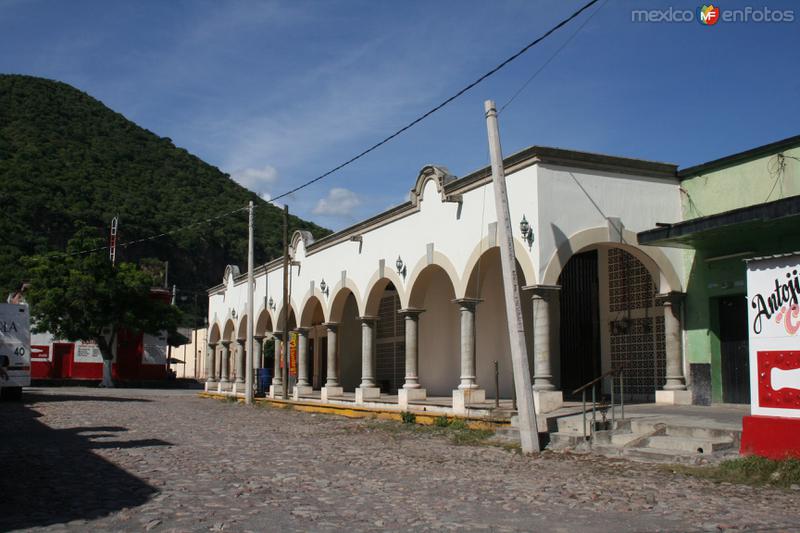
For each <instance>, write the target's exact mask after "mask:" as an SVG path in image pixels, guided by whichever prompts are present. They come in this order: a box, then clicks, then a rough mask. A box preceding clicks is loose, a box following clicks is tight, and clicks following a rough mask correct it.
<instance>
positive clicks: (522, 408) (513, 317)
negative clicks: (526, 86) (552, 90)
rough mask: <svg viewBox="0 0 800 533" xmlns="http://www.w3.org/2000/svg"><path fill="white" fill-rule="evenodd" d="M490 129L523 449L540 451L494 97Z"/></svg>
mask: <svg viewBox="0 0 800 533" xmlns="http://www.w3.org/2000/svg"><path fill="white" fill-rule="evenodd" d="M484 109H485V111H486V129H487V130H488V133H489V152H490V154H491V159H492V183H493V184H494V202H495V210H496V211H497V233H498V241H499V244H500V263H501V266H502V269H503V270H502V271H503V294H504V296H505V303H506V316H507V317H508V337H509V341H510V345H511V366H512V368H513V369H514V389H515V390H516V392H517V402H518V406H517V415H518V419H519V438H520V444H521V445H522V452H523V453H532V452H538V451H539V430H538V428H537V425H536V410H535V409H534V405H533V388H532V386H531V374H530V367H529V365H528V351H527V349H526V348H525V322H524V321H523V319H522V307H521V305H520V301H519V282H518V280H517V265H516V256H515V255H514V234H513V233H512V232H511V231H512V230H511V214H510V212H509V209H508V191H507V190H506V178H505V171H504V169H503V151H502V149H501V148H500V131H499V130H498V128H497V109H495V106H494V102H493V101H492V100H486V102H484Z"/></svg>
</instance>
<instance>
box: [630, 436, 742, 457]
mask: <svg viewBox="0 0 800 533" xmlns="http://www.w3.org/2000/svg"><path fill="white" fill-rule="evenodd" d="M732 446H733V440H732V439H719V438H718V439H703V438H691V437H675V436H669V435H663V436H654V437H649V438H647V439H646V443H645V446H644V447H647V448H653V449H659V450H674V451H677V452H680V453H695V454H699V455H703V454H709V453H714V452H716V451H719V450H725V449H728V448H731V447H732Z"/></svg>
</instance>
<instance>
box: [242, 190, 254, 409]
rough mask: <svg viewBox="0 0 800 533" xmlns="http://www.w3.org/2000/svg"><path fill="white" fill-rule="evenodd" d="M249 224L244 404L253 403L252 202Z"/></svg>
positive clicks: (249, 208)
mask: <svg viewBox="0 0 800 533" xmlns="http://www.w3.org/2000/svg"><path fill="white" fill-rule="evenodd" d="M248 214H249V224H248V235H247V346H245V351H246V352H245V353H246V356H245V364H244V403H245V404H247V405H250V404H251V403H253V323H254V322H255V321H254V320H253V297H254V296H255V295H254V294H253V293H254V292H255V288H256V286H255V282H254V279H253V248H254V246H253V201H252V200H250V204H249V205H248Z"/></svg>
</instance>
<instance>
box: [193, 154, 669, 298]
mask: <svg viewBox="0 0 800 533" xmlns="http://www.w3.org/2000/svg"><path fill="white" fill-rule="evenodd" d="M537 164H546V165H554V166H562V167H570V168H580V169H585V170H597V171H601V172H613V173H619V174H626V175H632V176H642V177H647V178H658V179H663V180H665V181H676V173H677V165H673V164H671V163H661V162H656V161H646V160H643V159H632V158H627V157H616V156H610V155H605V154H595V153H591V152H579V151H576V150H564V149H562V148H551V147H547V146H531V147H529V148H525V149H524V150H520V151H519V152H516V153H513V154H511V155H509V156H508V157H506V158H504V159H503V168H504V170H505V173H506V175H510V174H513V173H515V172H519V171H520V170H523V169H525V168H528V167H531V166H534V165H537ZM434 168H438V167H434V166H433V165H426V166H424V167H423V170H422V172H423V173H424V172H425V171H426V169H434ZM491 179H492V170H491V167H490V166H486V167H483V168H480V169H478V170H475V171H473V172H471V173H470V174H467V175H466V176H464V177H462V178H456V179H454V180H447V181H446V182H445V180H443V181H442V182H441V183H442V185H443V191H444V193H445V195H450V194H456V193H464V192H468V191H470V190H472V189H475V188H477V187H480V186H482V185H484V184H485V183H488V182H489V181H491ZM418 183H419V178H418ZM440 192H442V191H440ZM412 195H413V193H412ZM419 209H420V205H419V202H414V201H408V202H404V203H403V204H401V205H398V206H396V207H393V208H391V209H389V210H387V211H384V212H383V213H379V214H377V215H375V216H373V217H370V218H367V219H365V220H363V221H361V222H358V223H357V224H354V225H352V226H350V227H347V228H345V229H343V230H340V231H337V232H335V233H331V234H330V235H327V236H325V237H323V238H321V239H319V240H317V241H315V242H312V243H309V244H308V245H307V247H306V257H308V256H310V255H313V254H315V253H318V252H321V251H322V250H325V249H326V248H330V247H331V246H336V245H337V244H340V243H342V242H346V241H349V240H350V237H352V236H356V235H361V234H364V233H368V232H371V231H375V230H377V229H379V228H381V227H382V226H385V225H387V224H390V223H393V222H395V221H397V220H400V219H402V218H405V217H407V216H410V215H413V214H414V213H417V212H418V211H419ZM282 266H283V261H282V260H281V258H280V257H279V258H277V259H273V260H271V261H269V262H267V263H265V264H263V265H260V266H259V267H257V268H256V269H255V270H254V271H253V274H254V275H258V274H262V273H269V272H272V271H274V270H278V269H280V268H281V267H282ZM246 280H247V274H246V273H244V274H241V275H240V276H238V277H236V278H235V279H234V284H235V285H239V284H240V283H244V282H245V281H246ZM215 289H216V290H219V289H224V286H217V287H214V288H212V289H209V294H211V293H212V292H214V291H215Z"/></svg>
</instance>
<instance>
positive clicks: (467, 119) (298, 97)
mask: <svg viewBox="0 0 800 533" xmlns="http://www.w3.org/2000/svg"><path fill="white" fill-rule="evenodd" d="M582 3H583V2H573V1H567V0H542V1H534V0H494V1H492V2H488V1H466V0H460V1H456V0H453V1H446V0H439V1H433V2H431V1H399V0H398V1H388V0H387V1H381V2H376V1H368V0H365V1H355V0H347V1H345V0H342V1H338V2H334V1H302V0H294V1H286V2H268V1H255V0H253V1H249V2H234V1H230V2H218V1H208V2H202V1H192V2H179V1H170V2H156V1H141V2H107V1H102V2H79V1H78V2H59V1H55V0H54V1H35V0H31V1H27V0H0V50H2V51H3V53H2V54H0V72H4V73H24V74H31V75H36V76H43V77H47V78H53V79H57V80H61V81H64V82H67V83H69V84H71V85H74V86H76V87H78V88H80V89H81V90H84V91H86V92H88V93H89V94H91V95H92V96H94V97H95V98H98V99H99V100H101V101H102V102H104V103H105V104H106V105H107V106H109V107H110V108H112V109H114V110H115V111H118V112H120V113H122V114H124V115H125V116H126V117H128V118H129V119H131V120H133V121H135V122H136V123H138V124H139V125H141V126H143V127H145V128H147V129H149V130H151V131H154V132H155V133H157V134H159V135H161V136H165V137H170V138H171V139H172V140H173V142H174V143H175V144H176V145H178V146H181V147H184V148H186V149H188V150H189V151H191V152H193V153H194V154H196V155H198V156H199V157H201V158H202V159H204V160H205V161H207V162H209V163H211V164H213V165H216V166H218V167H219V168H221V169H222V170H223V171H225V172H228V173H230V174H231V175H232V176H233V177H234V178H235V179H237V181H239V182H240V183H243V184H244V185H246V186H247V187H249V188H251V189H252V190H255V191H257V192H259V193H262V194H263V195H265V197H269V196H270V195H271V196H275V195H277V194H279V193H281V192H283V191H285V190H287V189H290V188H292V187H293V186H295V185H297V184H299V183H301V182H303V181H305V180H307V179H309V178H311V177H314V176H317V175H319V174H321V173H322V172H324V171H326V170H328V169H330V168H332V167H334V166H336V165H337V164H338V163H340V162H342V161H344V160H345V159H348V158H349V157H351V156H352V155H354V154H356V153H358V152H359V151H361V150H362V149H364V148H365V147H367V146H369V145H371V144H372V143H374V142H375V141H377V140H379V139H381V138H383V137H384V136H385V135H387V134H388V133H391V132H392V131H394V130H395V129H397V128H398V127H400V126H402V125H404V124H406V123H407V122H409V121H410V120H412V119H413V118H415V117H416V116H418V115H419V114H421V113H422V112H424V111H426V110H427V109H428V108H430V107H432V106H433V105H435V104H437V103H439V102H440V101H441V100H443V99H444V98H446V97H447V96H449V95H450V94H451V93H453V92H455V91H456V90H458V89H460V88H461V87H462V86H464V85H466V84H467V83H468V82H470V81H472V80H473V79H475V78H477V77H478V76H479V75H481V74H482V73H483V72H485V71H486V70H488V69H489V68H491V67H492V66H494V65H495V64H496V63H498V62H499V61H500V60H501V59H504V58H505V57H506V56H508V55H510V54H511V53H513V52H515V51H516V50H518V49H519V48H520V47H521V46H523V45H524V44H526V43H527V42H529V41H531V40H532V39H533V38H535V37H537V36H539V35H540V34H541V33H543V32H544V31H545V30H546V29H548V28H549V27H551V26H552V25H554V24H555V23H556V22H557V21H559V20H560V19H562V18H564V17H565V16H566V15H567V14H569V13H571V12H572V11H574V10H575V9H576V8H577V7H578V6H579V5H581V4H582ZM698 5H699V4H698V3H692V2H679V1H676V2H655V1H654V2H635V1H630V2H628V1H622V0H619V1H615V0H609V1H608V2H607V3H606V4H603V5H602V7H601V8H600V9H599V11H598V12H597V13H596V14H594V15H592V18H591V20H589V22H588V23H587V24H586V25H585V26H584V27H583V29H582V30H581V31H580V32H579V33H577V35H575V37H574V38H573V39H572V40H571V41H570V42H569V43H568V44H567V46H566V47H565V48H564V49H563V50H562V51H561V52H560V53H559V54H558V56H557V57H556V58H555V59H554V60H553V61H552V62H551V63H550V64H549V65H548V66H547V67H546V68H545V69H544V70H543V71H542V72H541V73H540V74H539V75H538V77H537V78H536V79H535V80H534V81H533V82H532V83H531V84H530V85H529V86H528V87H527V88H526V89H525V90H524V91H523V92H522V93H520V94H519V96H518V97H517V98H516V99H515V100H514V102H513V103H512V104H511V105H510V106H509V107H508V108H507V110H506V111H505V112H504V113H503V114H502V115H501V116H500V129H501V138H502V142H503V150H504V153H506V154H510V153H512V152H514V151H517V150H519V149H522V148H525V147H527V146H530V145H534V144H539V145H546V146H558V147H563V148H572V149H578V150H587V151H595V152H603V153H608V154H614V155H622V156H630V157H637V158H643V159H653V160H659V161H668V162H673V163H677V164H679V165H680V166H689V165H693V164H696V163H700V162H703V161H707V160H710V159H714V158H717V157H721V156H724V155H728V154H730V153H734V152H737V151H741V150H745V149H748V148H752V147H755V146H758V145H761V144H765V143H768V142H771V141H774V140H778V139H781V138H784V137H788V136H791V135H796V134H798V133H800V74H799V73H798V70H797V66H798V65H800V4H796V3H793V2H788V1H787V2H779V1H770V2H763V1H762V2H727V3H725V4H724V5H722V4H721V7H722V9H734V8H743V7H745V6H752V7H754V8H763V7H764V6H765V5H767V6H768V7H769V9H771V10H778V9H793V10H794V13H795V15H794V18H795V19H796V20H795V22H793V23H780V24H776V23H772V24H765V23H761V24H758V23H752V22H751V23H727V24H726V23H725V22H720V23H718V24H717V25H715V26H712V27H706V26H702V25H701V24H699V23H697V22H691V23H634V22H632V21H631V10H633V9H642V8H648V9H659V8H669V7H670V6H672V7H673V8H676V9H691V10H695V9H696V8H697V6H698ZM597 9H598V8H597V7H594V8H592V10H591V11H590V13H589V14H591V13H593V12H594V11H597ZM587 16H588V15H586V14H585V15H583V16H582V17H581V18H580V19H578V20H577V21H576V23H573V24H572V25H571V26H568V27H566V28H565V29H563V30H561V31H560V32H558V33H556V34H555V35H554V36H553V37H552V38H551V39H550V40H548V41H545V42H544V43H543V44H542V45H541V46H539V47H536V48H534V49H532V50H531V51H530V52H528V53H527V54H525V55H524V56H522V57H521V58H520V59H518V60H517V61H515V62H513V63H512V64H511V65H509V66H508V67H506V68H505V69H504V70H501V71H500V72H499V73H498V74H496V75H495V76H494V77H492V78H491V79H490V80H488V81H486V82H484V83H483V84H481V85H479V86H478V87H476V88H475V89H473V90H472V91H471V92H469V93H467V94H466V95H464V96H463V97H462V98H460V99H459V100H458V101H456V102H455V103H453V104H451V105H450V106H448V107H446V108H445V109H443V110H442V111H440V112H439V113H437V114H436V115H434V116H433V117H431V118H430V119H428V120H427V121H425V122H423V123H422V124H420V125H419V126H417V127H415V128H414V129H412V130H410V131H409V132H407V133H406V134H404V135H403V136H402V137H400V138H398V139H397V140H395V141H394V142H392V143H390V144H389V145H387V146H385V147H383V148H381V149H380V150H378V151H376V152H374V153H372V154H370V155H368V156H367V157H366V158H364V159H362V160H361V161H359V162H357V163H355V164H354V165H352V166H350V167H347V168H345V169H344V170H342V171H340V172H339V173H337V174H334V175H333V176H331V177H330V178H328V179H326V180H324V181H322V182H320V183H318V184H316V185H314V186H312V187H310V188H308V189H305V190H303V191H302V192H299V193H297V194H295V195H292V196H291V197H289V198H288V203H289V206H290V209H291V210H292V212H294V213H296V214H299V215H301V216H303V217H305V218H309V219H312V220H314V221H316V222H318V223H320V224H322V225H325V226H327V227H331V228H334V229H340V228H342V227H345V226H348V225H350V224H352V223H354V222H357V221H358V220H361V219H363V218H366V217H368V216H371V215H374V214H377V213H379V212H381V211H383V210H385V209H386V208H388V207H390V206H393V205H397V204H399V203H401V202H403V201H405V200H406V199H407V197H408V191H409V189H410V188H411V187H412V185H413V183H414V180H415V178H416V175H417V173H418V171H419V169H420V168H422V167H423V166H424V165H425V164H428V163H436V164H441V165H444V166H446V167H448V168H449V169H450V171H451V172H452V173H454V174H456V175H458V176H461V175H465V174H467V173H469V172H471V171H473V170H475V169H477V168H480V167H482V166H484V165H487V164H488V152H487V148H486V127H485V122H484V116H483V101H484V100H485V99H488V98H491V99H494V100H496V101H497V103H498V105H502V104H503V103H505V102H506V101H508V99H509V98H510V97H511V96H512V95H513V94H514V93H515V92H517V91H518V90H519V89H520V87H521V86H522V85H523V83H524V82H525V80H527V79H528V78H529V77H530V75H531V74H532V73H533V72H534V71H535V70H537V69H538V68H539V67H540V66H541V65H542V64H543V63H544V62H545V61H547V59H548V58H550V56H551V55H552V54H553V53H554V52H555V51H556V50H557V49H558V48H559V47H560V46H562V44H563V43H564V42H565V41H566V40H567V39H569V38H570V36H571V35H572V34H573V32H574V31H575V30H576V29H577V28H578V26H579V25H581V24H582V23H583V22H584V21H585V19H586V17H587Z"/></svg>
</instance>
